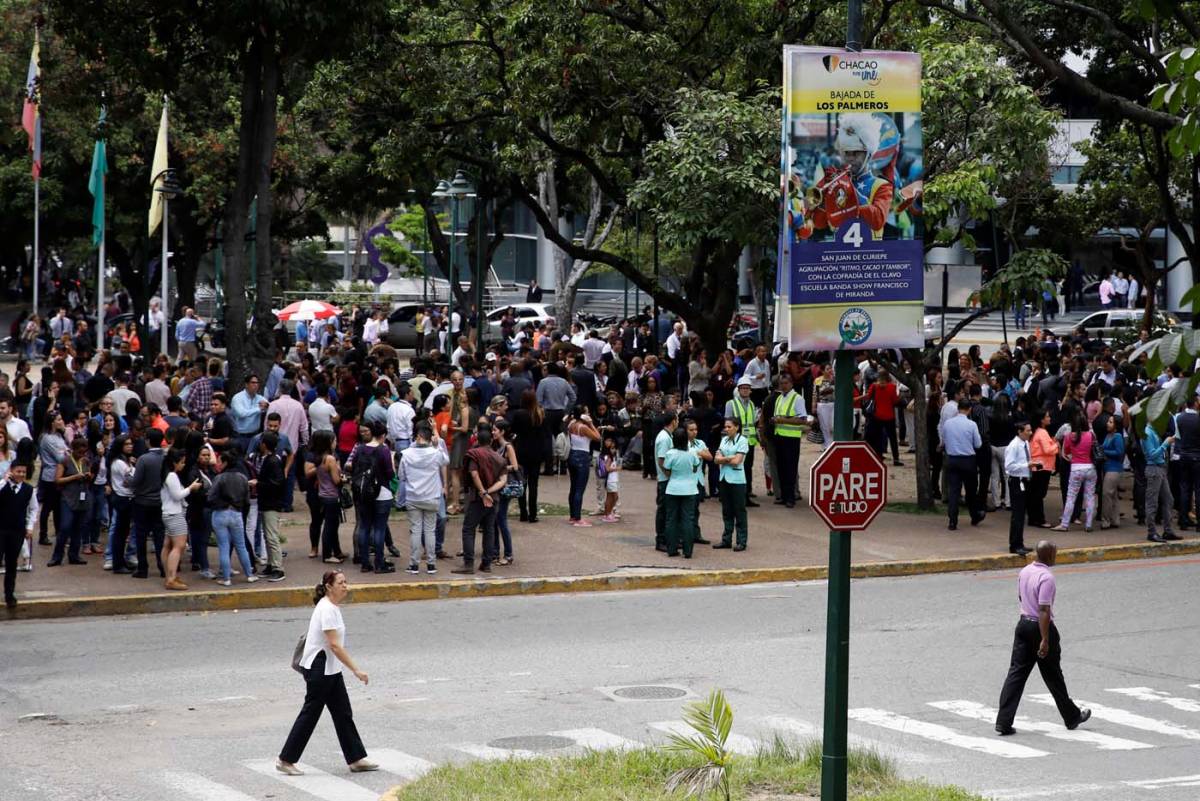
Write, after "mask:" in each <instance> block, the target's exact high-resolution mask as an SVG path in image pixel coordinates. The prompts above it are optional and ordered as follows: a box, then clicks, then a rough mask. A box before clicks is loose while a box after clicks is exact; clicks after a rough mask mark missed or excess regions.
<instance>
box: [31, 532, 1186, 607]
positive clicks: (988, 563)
mask: <svg viewBox="0 0 1200 801" xmlns="http://www.w3.org/2000/svg"><path fill="white" fill-rule="evenodd" d="M1198 553H1200V539H1191V540H1184V541H1182V542H1168V543H1150V542H1146V543H1141V544H1132V545H1101V546H1096V547H1091V548H1068V549H1064V550H1061V551H1059V552H1058V561H1057V564H1058V565H1076V564H1087V563H1090V562H1116V561H1123V560H1127V559H1157V558H1160V557H1167V556H1183V555H1187V554H1198ZM1027 561H1028V560H1027V559H1025V558H1023V557H1020V556H1015V555H1013V554H993V555H991V556H976V557H964V558H956V559H917V560H909V561H902V562H864V563H861V564H856V565H851V567H850V577H851V578H857V579H862V578H886V577H896V576H920V575H929V574H936V573H973V572H979V571H985V570H1006V569H1012V568H1018V567H1023V566H1024V565H1025V564H1026V563H1027ZM827 574H828V568H827V567H826V566H825V565H807V566H794V567H767V568H748V569H731V570H697V571H686V572H685V571H669V572H667V571H664V572H658V573H638V574H617V573H611V574H600V575H588V576H563V577H554V578H536V577H533V578H511V579H483V580H469V579H463V580H452V581H450V580H444V581H420V582H405V583H403V584H362V585H356V586H355V588H354V600H355V601H356V602H358V603H379V602H386V601H431V600H441V599H452V598H492V597H500V596H511V595H550V594H563V593H578V592H611V591H618V590H658V589H680V588H687V587H716V586H724V585H737V584H761V583H770V582H786V581H814V580H818V579H824V578H826V577H827ZM311 603H312V590H311V589H308V588H305V587H280V588H268V589H253V590H250V589H247V590H238V591H235V592H228V591H220V592H173V593H170V594H167V593H155V594H145V595H107V596H96V597H90V598H47V599H39V600H33V601H22V602H21V604H20V605H19V606H18V607H17V608H16V609H11V610H7V618H8V619H9V620H37V619H47V618H64V617H93V616H97V615H141V614H156V613H163V612H222V611H237V610H240V609H269V608H275V607H289V606H309V605H311Z"/></svg>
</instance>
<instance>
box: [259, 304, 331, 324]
mask: <svg viewBox="0 0 1200 801" xmlns="http://www.w3.org/2000/svg"><path fill="white" fill-rule="evenodd" d="M341 313H342V310H341V309H339V308H338V307H337V306H334V305H332V304H329V303H326V302H325V301H323V300H298V301H296V302H295V303H293V304H291V305H290V306H288V307H287V308H284V309H281V310H280V311H278V312H276V313H275V316H276V317H278V318H279V319H280V320H282V321H284V322H287V321H288V320H326V319H328V318H330V317H336V316H337V315H339V314H341Z"/></svg>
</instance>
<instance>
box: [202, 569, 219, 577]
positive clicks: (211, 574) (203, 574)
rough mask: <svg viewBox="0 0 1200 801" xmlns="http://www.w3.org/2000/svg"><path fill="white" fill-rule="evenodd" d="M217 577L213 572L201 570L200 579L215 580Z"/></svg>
mask: <svg viewBox="0 0 1200 801" xmlns="http://www.w3.org/2000/svg"><path fill="white" fill-rule="evenodd" d="M216 577H217V576H216V574H215V573H213V572H212V571H211V570H201V571H200V578H202V579H215V578H216Z"/></svg>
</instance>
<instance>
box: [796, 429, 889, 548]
mask: <svg viewBox="0 0 1200 801" xmlns="http://www.w3.org/2000/svg"><path fill="white" fill-rule="evenodd" d="M886 502H887V469H886V468H885V467H884V466H883V462H881V461H880V460H879V457H878V456H876V455H875V451H873V450H871V446H870V445H868V444H867V443H865V442H835V443H834V444H833V445H831V446H830V447H829V448H828V449H827V450H826V451H825V453H823V454H821V456H820V457H819V458H818V459H817V461H815V462H813V466H812V468H811V469H810V470H809V486H808V505H809V506H811V507H812V508H813V511H814V512H816V513H817V515H818V516H819V517H820V518H821V519H822V520H824V521H825V523H826V524H827V525H828V526H829V528H830V529H832V530H834V531H861V530H862V529H864V528H866V527H867V526H869V525H870V524H871V521H872V520H874V519H875V515H877V514H879V511H880V510H881V509H883V505H884V503H886Z"/></svg>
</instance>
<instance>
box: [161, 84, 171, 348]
mask: <svg viewBox="0 0 1200 801" xmlns="http://www.w3.org/2000/svg"><path fill="white" fill-rule="evenodd" d="M166 113H167V96H166V95H163V115H164V116H165V115H166ZM166 188H167V179H166V176H165V175H164V176H163V182H162V186H161V187H160V188H159V191H162V190H165V189H166ZM162 199H163V213H162V258H161V259H160V261H159V269H160V270H161V271H162V314H163V323H162V326H161V329H160V330H161V334H160V336H161V345H160V350H159V352H160V353H163V354H166V353H167V326H168V325H170V324H171V315H170V314H168V313H167V312H169V311H170V310H171V305H170V303H168V302H167V221H168V219H169V218H170V216H171V195H170V194H169V193H167V192H165V191H162Z"/></svg>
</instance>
